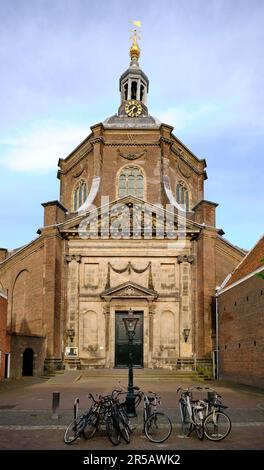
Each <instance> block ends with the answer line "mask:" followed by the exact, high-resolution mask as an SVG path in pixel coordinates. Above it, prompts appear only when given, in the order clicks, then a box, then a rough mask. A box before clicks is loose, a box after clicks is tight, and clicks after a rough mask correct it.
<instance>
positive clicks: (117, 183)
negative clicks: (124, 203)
mask: <svg viewBox="0 0 264 470" xmlns="http://www.w3.org/2000/svg"><path fill="white" fill-rule="evenodd" d="M129 168H131V169H133V168H134V169H136V170H139V171H140V173H141V175H142V177H143V184H142V190H143V194H142V195H138V194H131V193H129V192H127V187H128V181H126V194H124V195H122V196H120V195H119V189H120V177H121V176H122V172H123V171H124V170H126V169H129ZM146 181H147V180H146V173H145V171H144V170H143V168H142V167H141V166H140V165H135V164H131V163H130V164H126V165H123V166H122V167H121V168H119V170H118V173H117V178H116V197H117V199H120V198H122V197H125V196H129V195H131V196H135V197H138V198H139V199H143V200H146V199H147V188H146Z"/></svg>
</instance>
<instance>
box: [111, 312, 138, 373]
mask: <svg viewBox="0 0 264 470" xmlns="http://www.w3.org/2000/svg"><path fill="white" fill-rule="evenodd" d="M127 315H128V311H123V312H115V367H117V368H124V367H127V365H128V337H127V334H126V329H125V325H124V322H123V318H125V317H126V316H127ZM134 315H135V316H136V317H137V318H138V323H137V326H136V332H135V336H134V338H133V349H132V354H133V356H132V357H133V366H134V367H143V346H144V345H143V312H138V311H136V312H134Z"/></svg>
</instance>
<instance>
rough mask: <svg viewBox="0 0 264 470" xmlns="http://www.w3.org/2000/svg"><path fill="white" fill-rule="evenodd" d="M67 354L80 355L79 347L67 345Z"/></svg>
mask: <svg viewBox="0 0 264 470" xmlns="http://www.w3.org/2000/svg"><path fill="white" fill-rule="evenodd" d="M65 356H68V357H76V356H78V348H74V347H73V346H67V347H66V349H65Z"/></svg>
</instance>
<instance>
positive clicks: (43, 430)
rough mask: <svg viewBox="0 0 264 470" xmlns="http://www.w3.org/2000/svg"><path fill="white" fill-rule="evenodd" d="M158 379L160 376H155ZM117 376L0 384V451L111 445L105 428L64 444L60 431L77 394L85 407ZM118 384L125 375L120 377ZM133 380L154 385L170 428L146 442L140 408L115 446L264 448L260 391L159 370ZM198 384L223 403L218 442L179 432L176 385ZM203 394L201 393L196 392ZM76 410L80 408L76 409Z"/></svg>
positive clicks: (263, 408) (67, 376) (69, 376)
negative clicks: (56, 402)
mask: <svg viewBox="0 0 264 470" xmlns="http://www.w3.org/2000/svg"><path fill="white" fill-rule="evenodd" d="M161 378H162V380H161ZM119 379H120V377H116V376H114V375H112V376H111V374H109V376H108V377H105V376H101V375H100V373H99V374H98V376H95V375H91V376H89V374H87V375H86V374H83V375H82V374H80V373H79V372H78V373H74V374H73V373H71V374H67V373H66V374H62V375H60V376H55V377H53V378H51V379H49V380H47V379H44V378H24V379H20V380H13V381H9V382H6V383H4V384H1V385H0V450H4V449H30V450H33V449H58V450H59V449H62V450H70V449H76V450H77V449H78V450H86V449H87V450H93V449H94V450H97V449H98V450H99V449H104V450H110V449H113V446H112V444H111V443H110V442H109V441H108V439H107V437H106V436H105V433H104V432H103V431H100V432H99V433H97V435H96V436H95V437H94V438H93V439H92V440H91V441H85V440H83V439H80V440H78V441H77V442H76V443H75V444H72V445H69V446H67V445H65V444H64V443H63V433H64V429H65V425H66V424H67V423H69V421H70V420H71V419H72V416H73V402H74V399H75V397H79V398H80V405H81V408H83V409H85V407H88V406H89V400H88V398H87V395H88V393H89V392H92V393H102V394H107V393H109V392H110V391H111V390H112V389H113V388H116V387H117V386H118V383H117V380H119ZM121 379H122V383H123V385H125V384H126V380H127V376H126V375H123V376H121ZM134 383H135V384H136V385H138V386H140V387H141V388H142V389H143V390H144V391H148V390H151V389H154V390H155V391H156V392H157V393H160V394H161V396H162V402H163V404H162V407H163V411H165V412H166V413H167V414H169V415H170V416H171V418H172V421H173V425H174V428H173V433H172V435H171V437H170V438H169V439H168V440H167V441H166V442H165V443H163V444H160V445H157V444H153V443H151V442H149V441H148V440H147V439H146V438H145V437H144V435H142V433H141V428H142V425H141V423H140V420H142V418H141V413H139V416H140V417H139V418H138V426H137V429H136V431H135V433H134V435H133V439H132V441H131V443H130V444H129V445H127V444H120V445H119V446H118V448H116V450H118V449H119V450H128V449H138V450H157V449H160V450H166V449H168V450H171V449H172V450H177V449H178V450H180V449H181V450H185V449H186V450H187V449H188V450H189V449H197V450H198V449H199V450H208V449H210V450H215V449H217V450H220V449H221V450H227V449H232V450H233V449H236V450H242V449H262V450H263V449H264V437H263V436H264V391H263V390H260V389H256V388H251V387H246V386H240V385H236V384H232V383H227V382H198V381H196V382H193V381H191V380H187V379H179V378H176V377H173V376H169V375H168V376H166V375H163V376H161V377H159V375H157V376H156V377H155V376H150V377H143V375H142V374H141V375H139V376H138V377H137V376H136V378H135V381H134ZM190 385H200V386H202V387H205V386H210V387H213V388H216V389H217V391H218V392H219V393H220V395H222V396H223V399H224V403H225V404H226V405H228V407H229V408H228V410H227V411H228V414H229V416H230V418H231V420H232V431H231V433H230V435H229V436H228V437H227V438H226V439H225V440H224V441H223V442H219V443H214V442H210V441H208V440H206V439H205V440H204V441H202V442H200V441H198V439H197V438H196V436H195V435H194V434H193V435H191V437H189V438H181V437H180V428H179V414H178V397H177V393H176V390H177V387H178V386H182V387H184V386H190ZM53 391H59V392H60V394H61V402H60V410H59V419H58V420H52V419H51V399H52V392H53ZM204 395H205V392H202V394H201V395H200V396H201V397H202V396H204ZM80 411H81V410H80Z"/></svg>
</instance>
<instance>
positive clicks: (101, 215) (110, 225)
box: [59, 195, 200, 239]
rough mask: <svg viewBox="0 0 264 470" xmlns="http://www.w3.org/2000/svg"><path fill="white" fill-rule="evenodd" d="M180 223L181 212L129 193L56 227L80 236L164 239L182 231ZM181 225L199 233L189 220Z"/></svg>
mask: <svg viewBox="0 0 264 470" xmlns="http://www.w3.org/2000/svg"><path fill="white" fill-rule="evenodd" d="M180 224H181V227H182V216H181V215H180V216H179V217H178V216H177V214H175V213H174V212H170V211H169V210H167V211H166V210H165V209H164V208H163V207H161V206H158V205H155V204H151V203H149V202H147V201H144V200H143V199H140V198H137V197H135V196H132V195H129V196H125V197H122V198H119V199H117V200H115V201H112V202H111V203H109V204H108V205H103V206H101V207H99V208H98V209H93V210H91V211H85V212H83V213H81V214H78V215H76V216H75V217H72V218H71V219H70V220H67V221H66V222H64V223H62V224H60V226H59V229H60V232H61V233H62V234H63V235H64V236H65V235H66V236H70V235H73V236H78V235H79V236H80V237H81V238H139V239H140V238H167V234H168V233H169V236H168V238H175V239H176V238H177V233H178V230H179V231H181V232H182V228H181V230H180ZM185 227H186V233H187V234H188V236H195V234H198V233H199V232H200V227H199V226H198V224H196V223H195V222H193V221H191V220H188V219H186V220H185ZM85 231H86V233H85ZM170 233H172V236H171V235H170ZM86 235H87V236H86Z"/></svg>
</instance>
